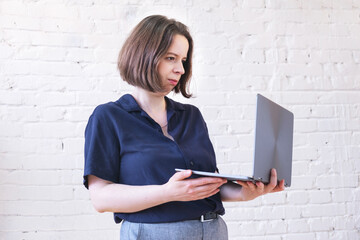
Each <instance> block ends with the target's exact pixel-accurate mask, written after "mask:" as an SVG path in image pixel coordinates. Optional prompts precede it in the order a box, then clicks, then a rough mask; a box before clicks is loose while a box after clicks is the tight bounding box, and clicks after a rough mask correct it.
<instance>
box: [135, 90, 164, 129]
mask: <svg viewBox="0 0 360 240" xmlns="http://www.w3.org/2000/svg"><path fill="white" fill-rule="evenodd" d="M132 96H133V97H134V98H135V100H136V102H137V103H138V104H139V106H140V107H141V108H142V109H143V110H144V111H145V112H146V113H147V114H148V115H149V116H150V117H151V118H153V119H154V120H155V121H156V122H157V123H158V124H159V125H160V126H164V125H165V124H167V119H166V102H165V97H164V95H162V94H159V93H153V92H149V91H146V90H144V89H142V88H139V87H136V88H135V90H134V92H133V93H132Z"/></svg>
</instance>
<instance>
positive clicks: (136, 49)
mask: <svg viewBox="0 0 360 240" xmlns="http://www.w3.org/2000/svg"><path fill="white" fill-rule="evenodd" d="M177 34H179V35H182V36H184V37H185V38H186V39H187V40H188V42H189V50H188V53H187V57H186V61H185V62H184V63H183V67H184V70H185V73H184V74H183V75H182V76H181V78H180V80H179V83H178V84H177V85H176V86H175V87H174V89H173V91H175V93H179V92H181V94H182V95H183V96H184V97H186V98H190V97H191V94H190V93H188V85H189V82H190V78H191V74H192V69H191V68H192V53H193V40H192V37H191V35H190V33H189V30H188V28H187V26H185V25H184V24H182V23H181V22H178V21H176V20H174V19H168V18H167V17H165V16H161V15H153V16H148V17H146V18H144V19H143V20H142V21H141V22H140V23H139V24H138V25H137V26H136V27H135V28H134V29H133V31H132V32H131V34H130V36H129V37H128V38H127V40H126V41H125V43H124V45H123V47H122V48H121V51H120V53H119V58H118V69H119V71H120V75H121V77H122V79H123V80H124V81H126V82H128V83H129V84H131V85H133V86H138V87H141V88H143V89H146V90H148V91H151V92H161V91H163V87H162V82H161V79H160V76H159V74H158V71H157V69H158V65H159V61H160V59H161V58H162V57H163V56H164V55H165V54H166V53H167V51H168V49H169V47H170V45H171V43H172V40H173V39H174V36H175V35H177Z"/></svg>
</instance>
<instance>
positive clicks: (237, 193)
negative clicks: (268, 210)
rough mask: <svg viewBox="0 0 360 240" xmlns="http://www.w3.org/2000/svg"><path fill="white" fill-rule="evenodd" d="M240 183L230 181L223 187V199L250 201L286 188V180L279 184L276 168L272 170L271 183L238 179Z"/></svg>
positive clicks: (221, 192)
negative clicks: (265, 183)
mask: <svg viewBox="0 0 360 240" xmlns="http://www.w3.org/2000/svg"><path fill="white" fill-rule="evenodd" d="M237 183H238V184H236V183H233V182H228V183H227V184H225V185H223V186H222V187H221V191H220V194H221V200H223V201H249V200H252V199H255V198H257V197H259V196H261V195H264V194H267V193H273V192H279V191H283V190H284V189H285V186H284V184H285V181H284V180H281V181H280V182H279V184H277V174H276V170H275V169H272V170H271V177H270V183H269V184H267V185H264V184H263V183H262V182H256V183H255V184H254V183H253V182H242V181H237Z"/></svg>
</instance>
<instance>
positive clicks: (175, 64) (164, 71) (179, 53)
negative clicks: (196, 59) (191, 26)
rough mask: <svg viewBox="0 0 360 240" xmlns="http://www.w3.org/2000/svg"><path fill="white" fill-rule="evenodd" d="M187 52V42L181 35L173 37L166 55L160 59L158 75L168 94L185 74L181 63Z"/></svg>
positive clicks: (184, 59)
mask: <svg viewBox="0 0 360 240" xmlns="http://www.w3.org/2000/svg"><path fill="white" fill-rule="evenodd" d="M188 50H189V42H188V40H187V39H186V38H185V37H184V36H182V35H179V34H177V35H175V36H174V38H173V40H172V43H171V45H170V47H169V49H168V51H167V53H166V54H165V55H164V56H163V57H162V58H161V59H160V61H159V65H158V69H157V70H158V73H159V76H160V79H161V82H162V85H163V88H164V92H166V94H168V93H169V92H171V91H172V89H173V88H174V87H175V86H176V85H177V84H178V82H179V80H180V78H181V75H183V74H184V73H185V69H184V66H183V63H184V62H185V61H186V56H187V53H188Z"/></svg>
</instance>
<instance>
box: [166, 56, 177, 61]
mask: <svg viewBox="0 0 360 240" xmlns="http://www.w3.org/2000/svg"><path fill="white" fill-rule="evenodd" d="M166 59H167V60H170V61H174V60H175V58H174V57H167V58H166Z"/></svg>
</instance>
